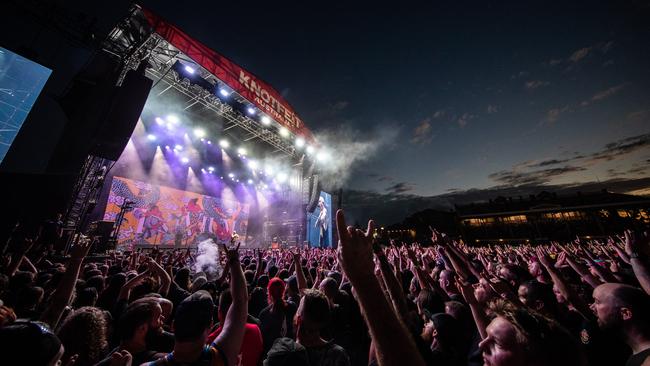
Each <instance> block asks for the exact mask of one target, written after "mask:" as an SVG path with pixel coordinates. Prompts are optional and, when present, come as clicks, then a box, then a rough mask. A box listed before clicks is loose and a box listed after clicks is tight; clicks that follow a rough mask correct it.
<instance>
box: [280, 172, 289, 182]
mask: <svg viewBox="0 0 650 366" xmlns="http://www.w3.org/2000/svg"><path fill="white" fill-rule="evenodd" d="M287 178H289V177H288V176H287V174H286V173H279V174H278V182H280V183H284V182H286V181H287Z"/></svg>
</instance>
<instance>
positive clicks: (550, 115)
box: [546, 105, 569, 124]
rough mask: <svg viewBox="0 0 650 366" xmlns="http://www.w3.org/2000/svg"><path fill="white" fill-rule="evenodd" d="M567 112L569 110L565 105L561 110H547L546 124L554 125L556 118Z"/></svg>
mask: <svg viewBox="0 0 650 366" xmlns="http://www.w3.org/2000/svg"><path fill="white" fill-rule="evenodd" d="M568 110H569V106H568V105H565V106H564V107H562V108H552V109H549V110H548V111H547V112H546V122H548V123H551V124H552V123H555V122H556V121H557V120H558V118H560V115H561V114H562V113H564V112H566V111H568Z"/></svg>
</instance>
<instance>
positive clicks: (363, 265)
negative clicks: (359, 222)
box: [336, 210, 375, 284]
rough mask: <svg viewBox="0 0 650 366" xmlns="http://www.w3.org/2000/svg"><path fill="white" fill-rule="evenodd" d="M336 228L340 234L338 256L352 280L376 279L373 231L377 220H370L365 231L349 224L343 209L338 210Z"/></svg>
mask: <svg viewBox="0 0 650 366" xmlns="http://www.w3.org/2000/svg"><path fill="white" fill-rule="evenodd" d="M336 229H337V231H338V234H339V251H338V257H339V262H340V263H341V266H342V267H343V270H344V271H345V273H346V274H347V276H348V278H349V279H350V281H351V282H352V283H353V284H354V282H355V281H363V280H367V279H368V278H371V279H373V280H374V278H373V276H374V269H375V263H374V262H373V252H372V240H373V239H372V233H373V232H374V230H375V222H374V221H372V220H370V221H368V229H367V230H366V232H365V233H364V232H363V231H361V230H359V229H355V228H353V227H352V226H347V225H346V223H345V216H344V214H343V210H338V211H337V212H336Z"/></svg>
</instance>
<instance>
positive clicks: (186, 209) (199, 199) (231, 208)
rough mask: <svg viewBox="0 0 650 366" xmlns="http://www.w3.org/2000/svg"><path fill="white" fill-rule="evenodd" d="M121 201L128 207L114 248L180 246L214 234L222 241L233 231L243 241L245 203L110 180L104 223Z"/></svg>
mask: <svg viewBox="0 0 650 366" xmlns="http://www.w3.org/2000/svg"><path fill="white" fill-rule="evenodd" d="M125 201H130V202H133V205H132V209H131V210H130V211H127V212H126V214H125V215H124V221H123V222H122V225H121V227H120V234H119V237H118V241H117V249H118V250H131V249H133V246H134V245H135V244H154V245H163V246H170V247H171V246H178V247H184V246H186V245H194V244H196V243H198V242H199V241H202V240H204V239H205V238H208V237H214V236H216V237H217V239H218V240H219V242H226V241H229V240H230V237H231V234H232V233H233V231H235V232H237V233H238V234H239V235H240V236H241V237H246V227H247V225H248V214H249V206H248V204H242V203H240V202H237V201H229V200H222V199H221V198H217V197H210V196H204V195H202V194H198V193H194V192H187V191H181V190H178V189H173V188H169V187H163V186H157V185H153V184H149V183H145V182H140V181H136V180H131V179H126V178H122V177H114V178H113V182H112V184H111V191H110V193H109V196H108V203H107V204H106V212H105V213H104V220H108V221H115V220H116V219H117V215H118V214H119V212H120V206H122V204H123V203H124V202H125Z"/></svg>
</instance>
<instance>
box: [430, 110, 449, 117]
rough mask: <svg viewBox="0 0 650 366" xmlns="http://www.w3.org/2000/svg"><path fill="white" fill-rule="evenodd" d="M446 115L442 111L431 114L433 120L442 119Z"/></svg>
mask: <svg viewBox="0 0 650 366" xmlns="http://www.w3.org/2000/svg"><path fill="white" fill-rule="evenodd" d="M445 114H446V112H445V110H444V109H439V110H437V111H436V112H435V113H434V114H433V118H442V117H444V116H445Z"/></svg>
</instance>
